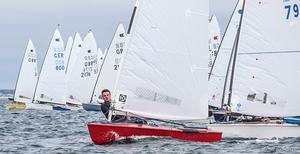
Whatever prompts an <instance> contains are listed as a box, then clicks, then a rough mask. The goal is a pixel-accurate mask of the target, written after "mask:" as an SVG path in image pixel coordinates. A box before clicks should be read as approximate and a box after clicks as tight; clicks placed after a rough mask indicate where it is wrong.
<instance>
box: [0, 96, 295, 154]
mask: <svg viewBox="0 0 300 154" xmlns="http://www.w3.org/2000/svg"><path fill="white" fill-rule="evenodd" d="M6 103H7V101H5V100H3V99H2V100H0V153H42V154H46V153H139V154H140V153H300V138H286V139H272V140H258V139H223V140H222V141H221V142H217V143H199V142H190V141H179V140H173V139H169V138H154V137H143V138H134V139H131V140H129V141H128V140H126V141H124V140H123V141H117V142H115V143H113V144H110V145H104V146H103V145H94V144H93V143H92V141H91V139H90V136H89V133H88V129H87V126H86V124H87V122H90V121H97V120H103V119H104V117H103V116H102V114H101V113H97V112H85V111H70V112H57V111H39V110H6V109H5V104H6Z"/></svg>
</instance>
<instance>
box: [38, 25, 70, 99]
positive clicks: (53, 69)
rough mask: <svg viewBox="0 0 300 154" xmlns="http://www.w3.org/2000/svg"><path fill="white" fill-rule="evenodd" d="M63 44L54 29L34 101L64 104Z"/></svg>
mask: <svg viewBox="0 0 300 154" xmlns="http://www.w3.org/2000/svg"><path fill="white" fill-rule="evenodd" d="M64 59H65V55H64V42H63V40H62V37H61V35H60V33H59V31H58V30H57V29H56V30H55V32H54V35H53V38H52V39H51V42H50V45H49V48H48V51H47V53H46V56H45V59H44V62H43V66H42V69H41V73H40V77H39V79H38V83H37V87H36V93H35V100H37V101H40V102H49V103H57V104H65V102H66V101H65V93H66V87H65V86H66V85H65V62H64Z"/></svg>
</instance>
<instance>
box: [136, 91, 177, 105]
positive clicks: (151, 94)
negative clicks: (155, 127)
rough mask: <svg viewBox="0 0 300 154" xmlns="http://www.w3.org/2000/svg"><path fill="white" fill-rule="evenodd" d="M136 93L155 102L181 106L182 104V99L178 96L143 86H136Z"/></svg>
mask: <svg viewBox="0 0 300 154" xmlns="http://www.w3.org/2000/svg"><path fill="white" fill-rule="evenodd" d="M136 95H137V96H138V97H139V98H141V99H145V100H149V101H153V102H158V103H166V104H170V105H178V106H180V104H181V100H180V99H178V98H175V97H172V96H167V95H165V94H162V93H159V92H155V91H152V90H150V89H146V88H141V87H138V88H136Z"/></svg>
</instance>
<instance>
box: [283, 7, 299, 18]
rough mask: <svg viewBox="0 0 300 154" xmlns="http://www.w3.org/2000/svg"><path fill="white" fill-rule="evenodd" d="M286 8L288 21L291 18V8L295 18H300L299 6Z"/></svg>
mask: <svg viewBox="0 0 300 154" xmlns="http://www.w3.org/2000/svg"><path fill="white" fill-rule="evenodd" d="M284 8H285V9H286V10H287V15H286V19H287V20H288V19H289V18H290V14H291V8H292V10H293V11H292V12H293V13H294V17H295V18H297V17H298V16H299V6H298V5H297V4H294V5H286V6H284Z"/></svg>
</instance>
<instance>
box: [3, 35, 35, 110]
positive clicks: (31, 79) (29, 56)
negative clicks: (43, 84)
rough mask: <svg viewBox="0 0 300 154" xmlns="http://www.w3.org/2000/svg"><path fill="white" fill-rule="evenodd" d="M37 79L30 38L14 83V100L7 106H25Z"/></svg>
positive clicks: (31, 98) (33, 48) (31, 97)
mask: <svg viewBox="0 0 300 154" xmlns="http://www.w3.org/2000/svg"><path fill="white" fill-rule="evenodd" d="M37 80H38V68H37V56H36V50H35V47H34V45H33V43H32V41H31V40H29V41H28V44H27V47H26V50H25V53H24V56H23V60H22V64H21V67H20V70H19V76H18V79H17V83H16V88H15V94H14V97H13V98H14V102H15V103H12V104H8V105H7V108H8V109H12V108H21V109H24V108H26V104H28V103H32V101H33V96H34V90H35V87H36V83H37Z"/></svg>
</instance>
